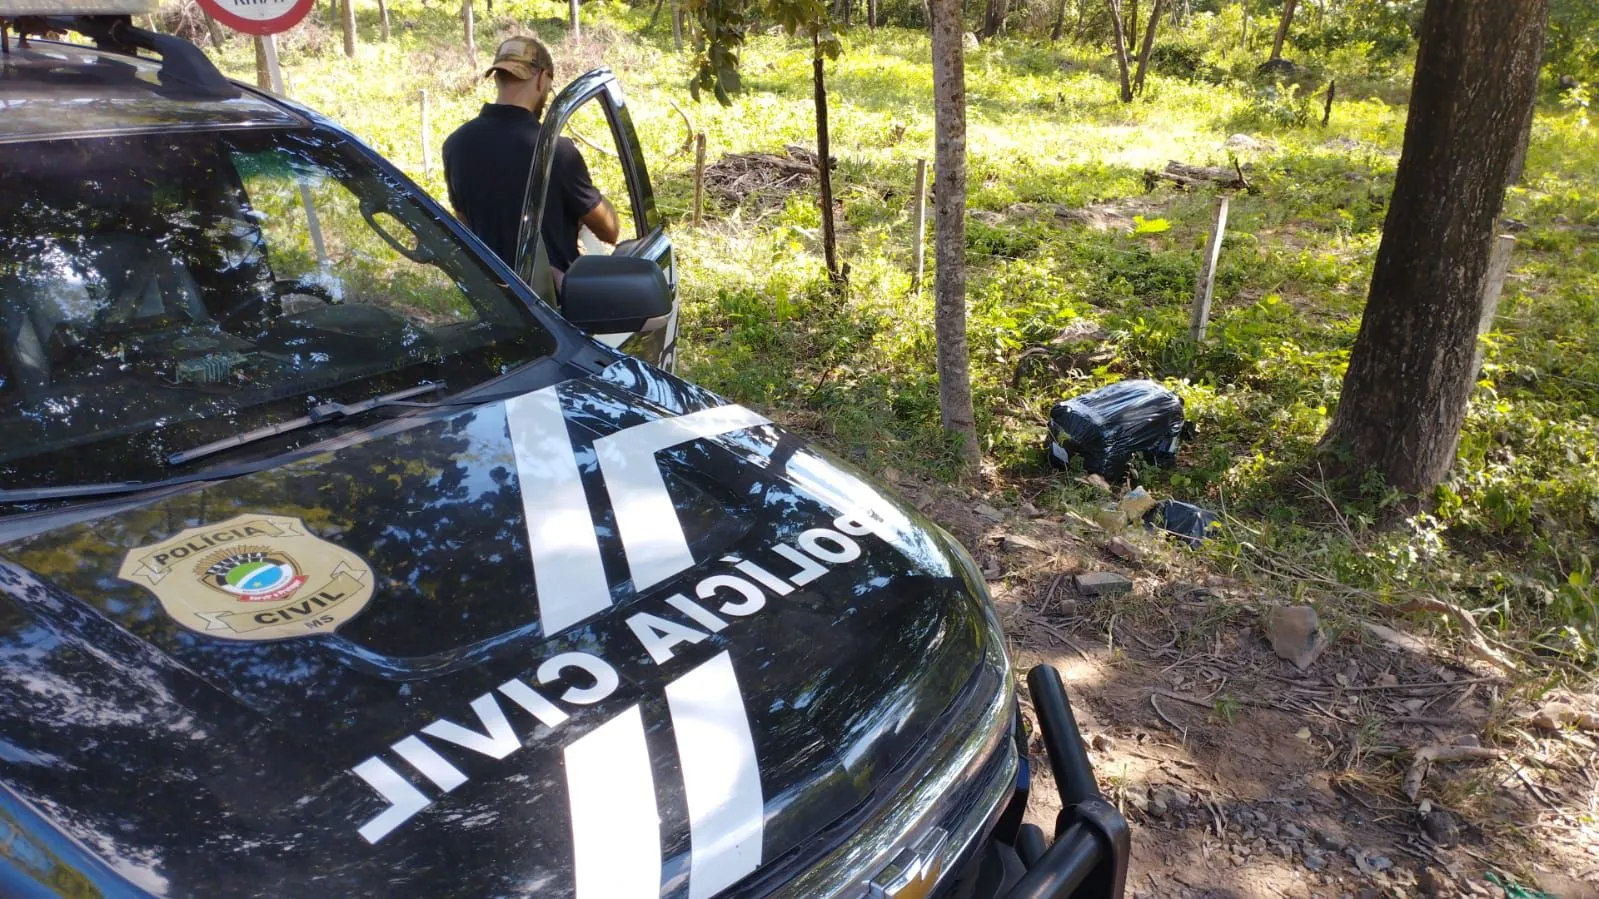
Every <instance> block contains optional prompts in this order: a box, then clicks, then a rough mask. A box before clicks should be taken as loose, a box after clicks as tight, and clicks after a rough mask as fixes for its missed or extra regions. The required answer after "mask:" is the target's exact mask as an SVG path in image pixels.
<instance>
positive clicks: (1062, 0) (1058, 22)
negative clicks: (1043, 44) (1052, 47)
mask: <svg viewBox="0 0 1599 899" xmlns="http://www.w3.org/2000/svg"><path fill="white" fill-rule="evenodd" d="M1065 31H1066V0H1057V2H1056V3H1055V27H1054V28H1051V29H1049V40H1050V42H1051V43H1053V42H1055V41H1058V40H1060V36H1061V35H1062V34H1064V33H1065Z"/></svg>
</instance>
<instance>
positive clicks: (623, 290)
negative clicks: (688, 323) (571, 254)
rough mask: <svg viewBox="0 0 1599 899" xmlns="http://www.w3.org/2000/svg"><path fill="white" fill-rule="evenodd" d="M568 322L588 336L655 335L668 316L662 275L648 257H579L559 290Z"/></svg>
mask: <svg viewBox="0 0 1599 899" xmlns="http://www.w3.org/2000/svg"><path fill="white" fill-rule="evenodd" d="M561 308H562V312H563V314H564V315H565V316H566V320H567V321H569V322H571V323H572V324H574V325H577V326H578V327H579V328H582V329H583V330H585V331H588V332H589V333H591V334H618V333H622V332H626V331H653V330H655V329H657V328H661V327H665V326H666V318H667V316H669V315H670V314H671V313H672V289H671V287H669V286H668V285H667V283H666V273H665V272H663V271H661V267H660V266H659V265H657V264H656V263H655V262H653V261H651V260H649V259H639V258H636V257H631V256H579V257H578V258H577V260H576V261H574V262H573V263H572V267H571V268H569V269H567V271H566V280H565V281H564V282H563V283H562V286H561Z"/></svg>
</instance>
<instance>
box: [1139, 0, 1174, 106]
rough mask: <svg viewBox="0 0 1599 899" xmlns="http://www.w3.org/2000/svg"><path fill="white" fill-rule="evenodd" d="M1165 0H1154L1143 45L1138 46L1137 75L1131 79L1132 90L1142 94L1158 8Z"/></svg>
mask: <svg viewBox="0 0 1599 899" xmlns="http://www.w3.org/2000/svg"><path fill="white" fill-rule="evenodd" d="M1165 3H1166V0H1155V8H1154V9H1151V10H1150V11H1149V26H1148V28H1147V29H1146V30H1145V31H1144V46H1142V47H1140V48H1138V75H1137V77H1135V78H1134V79H1133V91H1134V92H1136V93H1138V94H1139V95H1142V94H1143V93H1144V73H1145V72H1147V71H1148V70H1149V51H1150V50H1151V49H1152V48H1153V47H1154V46H1155V30H1156V28H1157V27H1159V25H1160V8H1161V7H1162V6H1164V5H1165Z"/></svg>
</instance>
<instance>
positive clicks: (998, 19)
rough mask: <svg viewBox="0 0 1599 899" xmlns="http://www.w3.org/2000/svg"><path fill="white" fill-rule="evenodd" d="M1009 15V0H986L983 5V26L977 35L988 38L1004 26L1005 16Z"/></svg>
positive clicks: (984, 38)
mask: <svg viewBox="0 0 1599 899" xmlns="http://www.w3.org/2000/svg"><path fill="white" fill-rule="evenodd" d="M1008 15H1010V0H988V3H987V4H986V5H985V6H984V7H983V26H982V27H981V28H979V29H978V31H977V36H978V37H980V38H982V39H983V40H985V41H986V40H988V39H989V38H991V37H993V36H994V35H996V34H999V32H1000V30H1001V29H1003V28H1004V27H1005V17H1006V16H1008Z"/></svg>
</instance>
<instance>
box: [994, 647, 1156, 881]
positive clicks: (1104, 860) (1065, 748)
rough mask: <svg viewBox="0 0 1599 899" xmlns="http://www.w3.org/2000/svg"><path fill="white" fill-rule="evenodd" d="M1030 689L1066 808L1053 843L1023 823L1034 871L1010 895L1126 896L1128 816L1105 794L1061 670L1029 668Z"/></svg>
mask: <svg viewBox="0 0 1599 899" xmlns="http://www.w3.org/2000/svg"><path fill="white" fill-rule="evenodd" d="M1027 688H1028V690H1029V692H1031V694H1032V697H1033V710H1034V712H1035V713H1036V714H1037V715H1038V727H1039V730H1040V732H1041V734H1042V736H1043V738H1044V749H1045V751H1046V752H1047V753H1048V754H1049V767H1050V770H1051V772H1052V773H1053V774H1054V776H1055V784H1056V788H1057V789H1058V790H1059V791H1060V799H1061V805H1062V806H1063V808H1062V809H1061V812H1060V814H1059V815H1058V816H1057V817H1056V819H1055V835H1054V840H1053V842H1051V841H1048V840H1046V838H1045V836H1044V832H1043V830H1042V829H1040V828H1038V827H1037V826H1035V825H1031V824H1019V823H1018V824H1017V825H1016V829H1015V831H1014V832H1015V834H1016V836H1015V848H1016V853H1017V855H1019V856H1020V857H1021V860H1022V863H1023V864H1024V865H1025V866H1026V868H1027V873H1026V874H1025V875H1023V876H1022V878H1021V880H1020V881H1018V882H1016V883H1015V884H1014V885H1013V886H1012V887H1011V888H1010V889H1009V890H1008V891H1007V892H1006V893H1005V894H1004V897H1005V899H1121V897H1122V894H1123V892H1124V890H1125V888H1126V884H1127V861H1128V856H1129V853H1130V852H1131V846H1132V839H1131V835H1130V832H1129V829H1128V826H1127V819H1126V818H1123V817H1122V815H1121V813H1120V812H1118V811H1116V808H1115V806H1112V805H1111V804H1110V803H1108V802H1106V801H1105V799H1104V797H1102V796H1100V794H1099V785H1098V784H1097V783H1096V782H1095V781H1094V769H1093V766H1092V765H1090V764H1089V762H1088V751H1087V749H1085V748H1084V747H1083V736H1082V731H1080V730H1079V729H1078V727H1077V718H1076V716H1075V715H1073V714H1072V705H1071V701H1070V700H1068V699H1067V698H1066V687H1065V685H1064V684H1063V683H1061V678H1060V674H1059V673H1057V672H1056V671H1055V669H1054V668H1052V667H1050V666H1049V665H1039V666H1037V667H1036V668H1034V669H1033V670H1032V671H1030V672H1028V674H1027ZM1018 814H1019V813H1018ZM1002 828H1003V825H1002Z"/></svg>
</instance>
